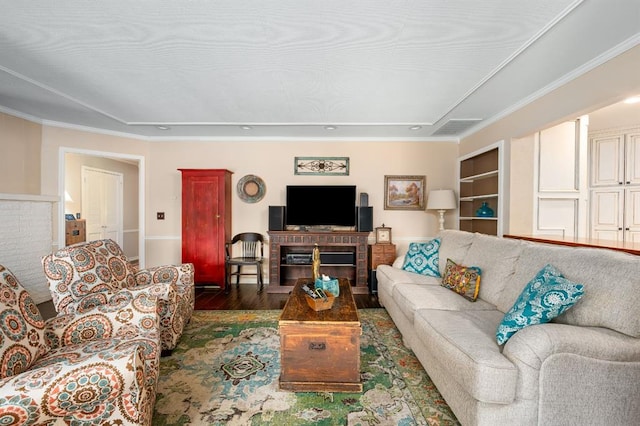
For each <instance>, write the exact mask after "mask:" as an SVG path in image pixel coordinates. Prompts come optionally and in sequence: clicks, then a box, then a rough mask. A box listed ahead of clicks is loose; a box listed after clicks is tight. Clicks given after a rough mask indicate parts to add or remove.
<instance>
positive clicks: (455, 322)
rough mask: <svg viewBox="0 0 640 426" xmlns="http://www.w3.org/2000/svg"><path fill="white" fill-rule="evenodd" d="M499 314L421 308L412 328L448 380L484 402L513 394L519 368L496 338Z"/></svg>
mask: <svg viewBox="0 0 640 426" xmlns="http://www.w3.org/2000/svg"><path fill="white" fill-rule="evenodd" d="M459 299H462V298H461V297H460V298H459ZM463 300H464V299H463ZM469 303H470V302H469ZM470 304H472V303H470ZM502 316H503V313H502V312H500V311H498V310H497V309H493V310H464V311H447V310H435V309H421V310H418V311H417V312H416V314H415V319H414V327H415V331H416V333H417V335H418V337H419V338H420V339H421V340H422V341H423V342H424V343H425V345H426V346H427V347H429V349H430V353H431V355H432V356H433V357H435V358H436V359H437V360H438V361H439V362H440V364H441V365H442V366H443V368H445V369H446V370H447V373H448V375H449V377H451V380H455V381H456V383H458V384H459V385H460V386H461V387H463V388H464V389H465V390H466V391H467V393H469V394H470V395H471V396H472V397H473V398H475V399H477V400H478V401H480V402H484V403H497V404H509V403H511V402H513V401H514V398H515V395H516V384H517V380H518V369H517V367H516V366H515V365H514V364H513V363H512V362H511V361H509V360H508V359H507V358H506V357H505V356H504V355H502V353H501V352H500V346H498V345H496V341H495V329H496V327H497V325H498V323H499V322H500V320H501V319H502Z"/></svg>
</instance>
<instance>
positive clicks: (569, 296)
mask: <svg viewBox="0 0 640 426" xmlns="http://www.w3.org/2000/svg"><path fill="white" fill-rule="evenodd" d="M583 295H584V291H583V286H582V284H576V283H574V282H572V281H569V280H568V279H566V278H564V277H563V276H562V274H561V273H560V271H558V270H557V269H556V268H554V267H553V266H552V265H546V266H545V267H544V268H542V269H541V270H540V271H539V272H538V273H537V274H536V276H535V277H533V279H531V281H529V283H528V284H527V285H526V286H525V287H524V290H522V293H521V294H520V296H519V297H518V299H517V300H516V302H515V303H514V305H513V307H512V308H511V309H510V310H509V311H508V312H507V313H506V314H505V315H504V318H502V321H501V322H500V325H498V329H497V330H496V341H497V342H498V344H499V345H502V344H504V343H505V342H506V341H507V340H509V338H510V337H511V336H513V335H514V334H515V333H516V332H518V331H519V330H522V329H523V328H524V327H527V326H530V325H536V324H544V323H547V322H549V321H551V320H552V319H553V318H555V317H557V316H558V315H560V314H562V313H563V312H564V311H566V310H567V309H569V308H570V307H572V306H573V305H574V304H575V303H576V302H577V301H578V300H580V298H581V297H582V296H583Z"/></svg>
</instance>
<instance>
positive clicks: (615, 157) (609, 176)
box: [591, 134, 625, 186]
mask: <svg viewBox="0 0 640 426" xmlns="http://www.w3.org/2000/svg"><path fill="white" fill-rule="evenodd" d="M624 163H625V162H624V135H622V134H618V135H612V136H599V137H594V138H592V139H591V186H613V185H622V184H623V183H624V165H625V164H624Z"/></svg>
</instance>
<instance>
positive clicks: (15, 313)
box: [0, 265, 48, 379]
mask: <svg viewBox="0 0 640 426" xmlns="http://www.w3.org/2000/svg"><path fill="white" fill-rule="evenodd" d="M47 350H48V346H47V345H46V343H45V339H44V320H43V319H42V316H41V315H40V311H39V310H38V306H36V304H35V303H34V301H33V299H32V298H31V296H30V295H29V293H27V291H26V290H25V289H24V288H23V287H22V285H21V284H20V283H19V282H18V279H17V278H16V277H15V275H13V274H12V273H11V271H9V270H8V269H6V268H5V267H4V266H2V265H0V379H4V378H6V377H10V376H14V375H16V374H19V373H22V372H24V371H26V370H28V369H29V368H30V367H31V366H32V365H33V364H34V363H35V362H36V361H37V360H38V358H39V357H40V356H41V355H42V354H43V353H45V352H46V351H47Z"/></svg>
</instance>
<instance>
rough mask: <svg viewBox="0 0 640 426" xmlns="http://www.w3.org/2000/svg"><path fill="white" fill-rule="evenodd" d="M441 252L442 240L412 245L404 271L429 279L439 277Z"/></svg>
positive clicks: (403, 266) (403, 267)
mask: <svg viewBox="0 0 640 426" xmlns="http://www.w3.org/2000/svg"><path fill="white" fill-rule="evenodd" d="M439 252H440V238H434V239H433V240H431V241H428V242H426V243H410V244H409V250H408V251H407V254H406V255H405V257H404V264H403V265H402V269H404V270H405V271H409V272H415V273H417V274H422V275H426V276H428V277H439V276H440V271H439V269H438V264H439V263H440V256H439V254H438V253H439Z"/></svg>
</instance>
